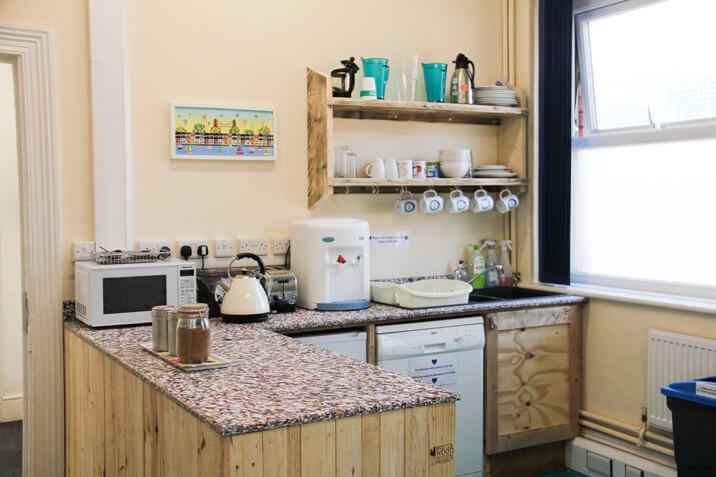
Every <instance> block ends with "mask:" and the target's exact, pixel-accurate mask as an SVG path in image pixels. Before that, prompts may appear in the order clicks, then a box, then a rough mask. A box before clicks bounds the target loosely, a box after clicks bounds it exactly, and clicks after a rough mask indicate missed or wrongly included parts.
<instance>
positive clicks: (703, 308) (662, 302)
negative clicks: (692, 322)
mask: <svg viewBox="0 0 716 477" xmlns="http://www.w3.org/2000/svg"><path fill="white" fill-rule="evenodd" d="M520 286H521V287H524V288H533V289H535V290H544V291H552V292H554V291H558V292H562V293H569V294H572V295H580V296H585V297H589V298H599V299H603V300H611V301H618V302H623V303H631V304H635V305H648V306H658V307H662V308H671V309H674V310H681V311H693V312H698V313H706V314H711V315H716V301H714V300H702V299H698V298H691V297H684V296H680V295H667V294H663V293H650V292H642V291H635V290H625V289H623V288H609V287H600V286H595V285H569V286H564V285H551V284H547V283H520Z"/></svg>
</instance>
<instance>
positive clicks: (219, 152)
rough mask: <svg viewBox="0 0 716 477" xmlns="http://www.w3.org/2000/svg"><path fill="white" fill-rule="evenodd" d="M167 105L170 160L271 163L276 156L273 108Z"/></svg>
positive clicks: (274, 112)
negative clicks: (169, 130) (168, 106)
mask: <svg viewBox="0 0 716 477" xmlns="http://www.w3.org/2000/svg"><path fill="white" fill-rule="evenodd" d="M170 106H171V107H170V108H169V109H170V117H169V124H170V126H171V135H170V136H171V145H170V151H171V153H170V155H171V158H172V159H214V160H222V161H275V160H276V158H277V157H278V156H277V153H276V111H275V110H274V109H263V108H240V107H234V106H202V105H192V104H177V103H172V104H171V105H170Z"/></svg>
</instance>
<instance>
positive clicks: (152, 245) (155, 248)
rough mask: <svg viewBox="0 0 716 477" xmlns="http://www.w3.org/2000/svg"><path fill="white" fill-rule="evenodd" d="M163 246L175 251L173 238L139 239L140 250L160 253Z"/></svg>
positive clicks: (138, 246)
mask: <svg viewBox="0 0 716 477" xmlns="http://www.w3.org/2000/svg"><path fill="white" fill-rule="evenodd" d="M162 247H167V248H169V250H171V251H172V253H173V252H174V249H172V241H171V240H139V241H138V242H137V248H138V249H139V250H149V251H150V252H152V253H159V251H160V250H161V249H162Z"/></svg>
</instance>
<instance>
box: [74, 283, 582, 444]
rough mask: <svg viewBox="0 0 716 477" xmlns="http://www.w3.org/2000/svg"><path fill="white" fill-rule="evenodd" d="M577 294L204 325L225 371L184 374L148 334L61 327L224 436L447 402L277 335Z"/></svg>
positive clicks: (443, 395)
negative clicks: (151, 344)
mask: <svg viewBox="0 0 716 477" xmlns="http://www.w3.org/2000/svg"><path fill="white" fill-rule="evenodd" d="M582 301H584V299H583V298H581V297H575V296H570V295H559V296H550V297H541V298H535V299H529V300H525V299H521V300H505V301H499V302H489V303H478V304H471V305H460V306H447V307H439V308H427V309H426V308H424V309H416V310H408V309H401V308H396V307H392V306H388V305H380V304H372V305H371V307H370V308H368V309H365V310H358V311H343V312H319V311H311V310H303V309H299V310H298V311H297V312H295V313H286V314H279V315H273V316H272V317H271V318H270V319H269V320H268V321H266V322H264V323H256V324H251V325H235V324H226V323H223V322H222V321H221V320H215V319H212V320H211V325H212V340H211V349H212V352H213V353H216V354H219V355H222V356H224V357H226V358H228V359H229V360H230V361H231V362H232V365H231V366H229V367H227V368H224V369H214V370H208V371H199V372H194V373H185V372H183V371H181V370H178V369H175V368H173V367H172V366H170V365H169V364H167V363H164V362H163V361H161V360H159V359H158V358H156V357H154V356H152V355H151V354H149V353H147V352H146V351H144V350H143V349H141V347H140V346H139V343H142V342H146V341H151V327H150V326H137V327H121V328H101V329H93V328H89V327H87V326H85V325H84V324H82V323H80V322H78V321H75V320H68V321H66V322H65V328H66V329H68V330H69V331H70V332H72V333H74V334H76V335H78V336H79V337H81V338H83V339H84V340H85V341H87V342H89V343H90V344H92V345H94V346H95V347H96V348H98V349H99V350H100V351H102V352H103V353H105V354H106V355H107V356H109V357H110V358H111V359H113V360H115V361H116V362H118V363H119V364H120V365H122V366H123V367H124V368H126V369H128V370H129V371H130V372H132V373H133V374H135V375H136V376H138V377H139V378H140V379H142V380H143V381H144V382H146V383H147V384H149V385H150V386H152V387H154V388H155V389H157V390H158V391H159V392H160V393H162V394H163V395H165V396H167V397H168V398H169V399H171V400H173V401H175V402H176V403H178V404H179V405H180V406H181V407H183V408H184V409H186V410H187V411H188V412H189V413H191V414H193V415H195V416H197V417H198V418H199V419H201V420H202V421H204V422H206V423H207V424H208V425H209V426H211V427H212V428H213V429H214V430H215V431H216V432H217V433H218V434H220V435H222V436H230V435H237V434H243V433H248V432H255V431H261V430H267V429H273V428H278V427H286V426H293V425H300V424H306V423H310V422H317V421H322V420H328V419H336V418H343V417H349V416H354V415H361V414H370V413H375V412H384V411H389V410H394V409H401V408H410V407H416V406H424V405H432V404H438V403H443V402H451V401H455V400H457V399H459V396H458V395H457V394H456V393H454V392H451V391H448V390H446V389H442V388H438V387H435V386H431V385H429V384H425V383H423V382H420V381H417V380H414V379H412V378H410V377H407V376H402V375H399V374H395V373H393V372H391V371H388V370H385V369H382V368H379V367H376V366H373V365H370V364H367V363H363V362H361V361H357V360H355V359H352V358H349V357H345V356H342V355H339V354H336V353H333V352H332V351H328V350H325V349H323V348H319V347H316V346H313V345H310V344H307V343H303V342H300V341H297V340H294V339H292V338H289V337H286V336H283V335H281V334H278V333H277V332H281V333H287V332H291V331H299V330H300V331H303V330H309V329H325V328H327V327H350V326H359V325H361V324H369V323H373V324H374V323H378V322H390V321H395V320H405V319H411V318H422V317H425V318H431V319H432V318H441V317H450V316H456V315H457V316H459V315H465V314H483V313H486V312H488V311H501V310H510V309H517V308H525V307H543V306H558V305H572V304H578V303H581V302H582Z"/></svg>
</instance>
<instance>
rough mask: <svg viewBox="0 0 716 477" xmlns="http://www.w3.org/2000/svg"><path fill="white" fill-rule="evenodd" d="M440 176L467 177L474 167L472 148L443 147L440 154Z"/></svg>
mask: <svg viewBox="0 0 716 477" xmlns="http://www.w3.org/2000/svg"><path fill="white" fill-rule="evenodd" d="M438 162H439V163H440V177H452V178H458V177H465V174H467V173H468V171H469V170H470V169H472V151H471V150H470V149H441V150H440V154H439V155H438Z"/></svg>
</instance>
